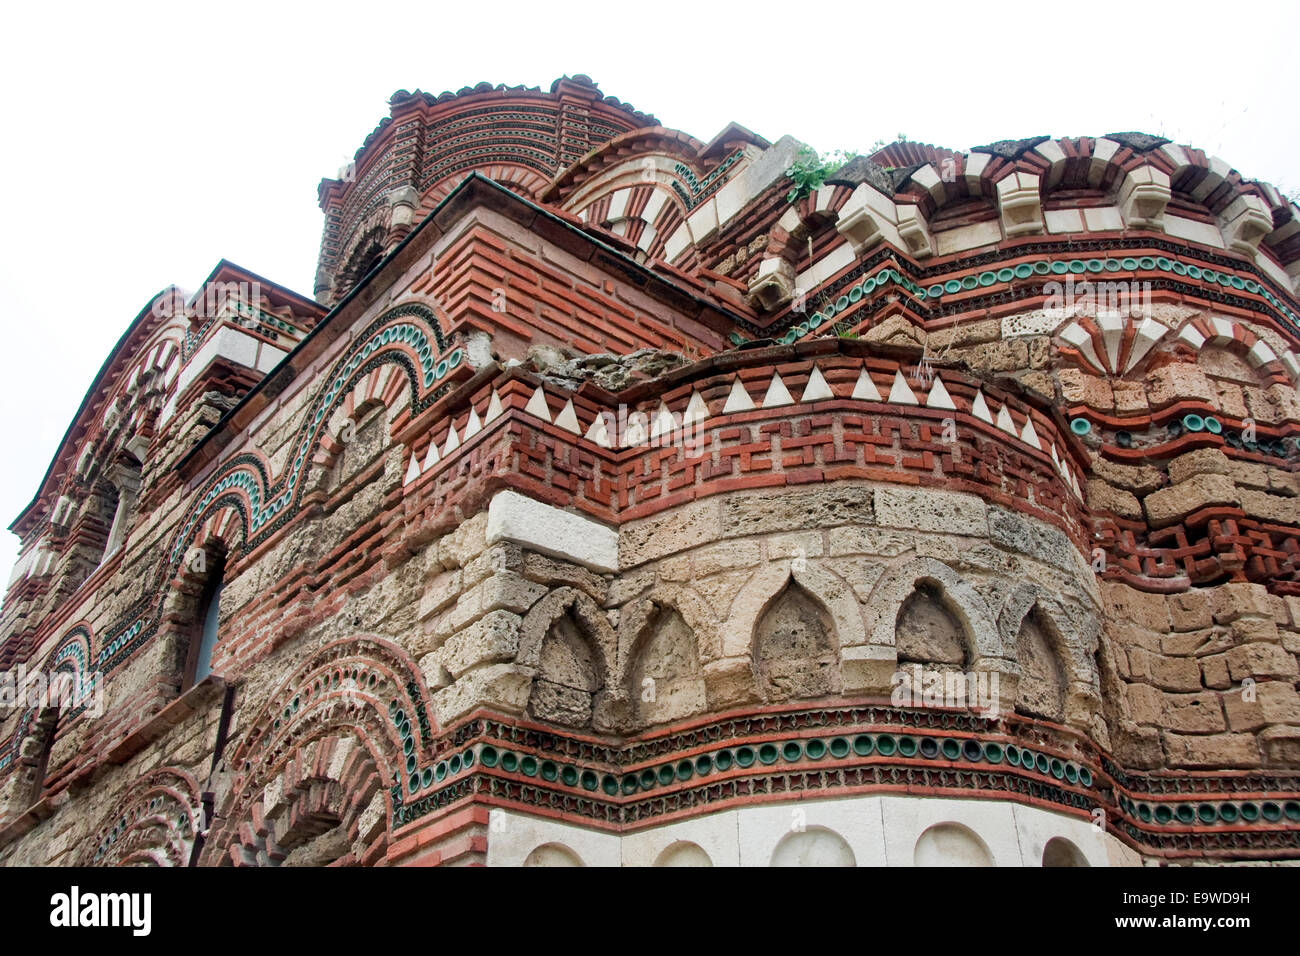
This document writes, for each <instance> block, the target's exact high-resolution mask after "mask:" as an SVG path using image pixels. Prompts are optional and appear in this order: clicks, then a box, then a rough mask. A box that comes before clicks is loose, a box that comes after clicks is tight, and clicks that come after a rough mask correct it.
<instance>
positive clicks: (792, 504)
mask: <svg viewBox="0 0 1300 956" xmlns="http://www.w3.org/2000/svg"><path fill="white" fill-rule="evenodd" d="M872 515H873V509H872V491H871V489H870V488H868V487H866V486H863V485H844V486H839V487H829V486H828V487H825V488H818V489H817V490H815V491H803V490H797V491H780V492H761V493H757V494H754V493H747V494H744V495H736V496H734V497H728V498H727V499H726V500H725V501H723V503H722V511H721V528H722V536H728V537H730V536H733V535H747V534H771V533H773V532H778V531H805V530H807V529H809V528H827V527H834V526H835V525H842V524H870V523H871V521H872Z"/></svg>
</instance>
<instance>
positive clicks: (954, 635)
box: [894, 580, 970, 668]
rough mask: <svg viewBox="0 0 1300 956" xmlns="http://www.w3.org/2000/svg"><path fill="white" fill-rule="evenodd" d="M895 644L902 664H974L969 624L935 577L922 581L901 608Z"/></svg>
mask: <svg viewBox="0 0 1300 956" xmlns="http://www.w3.org/2000/svg"><path fill="white" fill-rule="evenodd" d="M894 645H895V647H896V648H897V651H898V662H899V664H912V663H916V664H951V665H953V666H956V667H963V668H964V667H967V666H968V665H969V664H970V641H969V639H968V636H967V634H966V628H965V626H964V625H963V624H962V622H961V621H960V620H958V618H957V616H956V615H955V614H953V612H952V610H951V609H950V608H949V606H948V604H947V602H946V601H945V600H944V596H943V591H942V589H941V588H940V587H939V586H938V585H937V584H936V583H935V582H933V581H928V580H925V581H918V582H917V583H916V589H915V590H914V591H913V592H912V593H911V594H910V595H908V597H907V599H906V600H905V601H903V604H902V606H901V607H900V608H899V609H898V617H897V618H896V620H895V625H894Z"/></svg>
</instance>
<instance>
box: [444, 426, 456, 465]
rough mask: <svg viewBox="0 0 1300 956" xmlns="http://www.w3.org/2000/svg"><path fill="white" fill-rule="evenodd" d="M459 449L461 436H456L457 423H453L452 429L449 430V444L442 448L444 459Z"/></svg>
mask: <svg viewBox="0 0 1300 956" xmlns="http://www.w3.org/2000/svg"><path fill="white" fill-rule="evenodd" d="M459 447H460V436H458V435H457V434H456V423H455V422H452V423H451V427H450V428H448V429H447V444H445V445H443V446H442V457H443V458H446V457H447V456H448V455H450V454H451V453H452V452H454V451H455V450H456V449H457V448H459Z"/></svg>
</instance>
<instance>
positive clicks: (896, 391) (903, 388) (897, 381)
mask: <svg viewBox="0 0 1300 956" xmlns="http://www.w3.org/2000/svg"><path fill="white" fill-rule="evenodd" d="M889 400H890V401H891V402H893V403H894V404H895V405H919V404H921V403H920V402H918V401H917V400H916V396H915V395H913V394H912V390H911V389H910V388H909V387H908V385H907V380H906V379H904V378H903V370H902V369H899V370H898V371H896V372H895V373H894V384H893V385H892V386H890V389H889Z"/></svg>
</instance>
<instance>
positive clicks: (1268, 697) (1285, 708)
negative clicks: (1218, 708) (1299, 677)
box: [1223, 681, 1300, 730]
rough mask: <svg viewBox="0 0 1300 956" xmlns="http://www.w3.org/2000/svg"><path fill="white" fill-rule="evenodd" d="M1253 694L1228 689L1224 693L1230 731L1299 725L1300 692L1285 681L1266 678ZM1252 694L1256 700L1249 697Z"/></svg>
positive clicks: (1253, 689) (1257, 685) (1252, 689)
mask: <svg viewBox="0 0 1300 956" xmlns="http://www.w3.org/2000/svg"><path fill="white" fill-rule="evenodd" d="M1251 691H1252V693H1251V694H1250V695H1247V693H1246V692H1245V691H1242V690H1236V691H1229V692H1227V693H1225V694H1224V695H1223V708H1224V711H1225V712H1226V713H1227V715H1228V729H1229V730H1259V729H1260V728H1261V727H1264V726H1267V725H1268V724H1300V694H1297V693H1296V689H1295V687H1294V686H1293V685H1291V684H1287V683H1284V682H1282V681H1263V682H1261V683H1257V684H1255V685H1254V687H1252V688H1251ZM1248 696H1253V698H1254V699H1253V700H1249V699H1247V697H1248Z"/></svg>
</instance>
